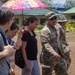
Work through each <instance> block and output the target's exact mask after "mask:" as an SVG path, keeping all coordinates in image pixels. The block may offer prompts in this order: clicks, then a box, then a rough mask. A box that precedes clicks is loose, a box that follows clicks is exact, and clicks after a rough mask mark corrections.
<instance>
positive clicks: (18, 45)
mask: <svg viewBox="0 0 75 75" xmlns="http://www.w3.org/2000/svg"><path fill="white" fill-rule="evenodd" d="M22 35H23V33H22V32H21V30H19V31H18V37H17V41H16V42H15V43H14V47H15V49H16V50H18V49H19V48H20V46H21V44H22V40H21V38H22Z"/></svg>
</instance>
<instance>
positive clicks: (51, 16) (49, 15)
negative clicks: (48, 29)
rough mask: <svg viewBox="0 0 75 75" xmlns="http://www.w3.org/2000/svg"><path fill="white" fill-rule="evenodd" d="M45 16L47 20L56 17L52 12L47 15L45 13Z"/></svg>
mask: <svg viewBox="0 0 75 75" xmlns="http://www.w3.org/2000/svg"><path fill="white" fill-rule="evenodd" d="M45 16H46V18H47V19H51V18H53V17H54V16H56V15H55V13H54V12H49V13H47V14H46V15H45Z"/></svg>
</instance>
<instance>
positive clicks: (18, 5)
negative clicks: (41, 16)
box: [1, 0, 48, 10]
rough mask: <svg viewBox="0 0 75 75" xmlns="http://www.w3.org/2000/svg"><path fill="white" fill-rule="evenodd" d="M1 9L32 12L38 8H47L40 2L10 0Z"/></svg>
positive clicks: (34, 0) (37, 0)
mask: <svg viewBox="0 0 75 75" xmlns="http://www.w3.org/2000/svg"><path fill="white" fill-rule="evenodd" d="M1 7H8V8H11V9H12V10H30V9H36V8H46V7H48V6H47V5H46V4H44V3H42V2H41V1H40V0H8V1H7V2H6V3H4V4H3V5H2V6H1Z"/></svg>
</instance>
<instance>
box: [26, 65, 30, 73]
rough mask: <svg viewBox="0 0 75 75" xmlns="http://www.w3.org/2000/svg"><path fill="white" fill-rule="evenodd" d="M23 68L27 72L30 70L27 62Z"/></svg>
mask: <svg viewBox="0 0 75 75" xmlns="http://www.w3.org/2000/svg"><path fill="white" fill-rule="evenodd" d="M25 69H26V71H27V72H30V66H29V65H28V64H26V65H25Z"/></svg>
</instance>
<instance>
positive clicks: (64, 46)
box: [55, 15, 71, 68]
mask: <svg viewBox="0 0 75 75" xmlns="http://www.w3.org/2000/svg"><path fill="white" fill-rule="evenodd" d="M66 21H67V19H66V18H65V16H63V15H62V16H60V17H59V18H58V22H66ZM55 27H56V29H57V30H58V31H59V32H58V37H59V41H60V45H61V48H59V49H61V50H62V51H63V52H62V53H63V54H64V56H63V58H64V57H65V58H64V59H65V60H66V63H67V68H69V66H70V63H71V58H70V53H69V46H68V44H67V42H66V35H65V30H64V28H63V26H61V25H60V24H59V23H58V24H57V25H56V26H55Z"/></svg>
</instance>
